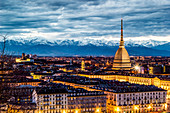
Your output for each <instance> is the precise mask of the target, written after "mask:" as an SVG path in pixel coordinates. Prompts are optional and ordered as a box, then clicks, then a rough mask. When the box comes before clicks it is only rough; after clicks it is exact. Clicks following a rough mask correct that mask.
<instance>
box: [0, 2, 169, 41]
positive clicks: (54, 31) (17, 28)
mask: <svg viewBox="0 0 170 113" xmlns="http://www.w3.org/2000/svg"><path fill="white" fill-rule="evenodd" d="M121 18H123V20H124V38H125V39H126V38H131V39H132V38H134V39H155V40H161V41H170V0H0V34H1V35H4V34H6V33H8V35H9V37H10V38H15V37H19V38H27V39H28V38H33V37H38V38H45V39H49V40H57V39H84V38H94V39H102V38H104V39H107V38H109V39H114V38H120V20H121Z"/></svg>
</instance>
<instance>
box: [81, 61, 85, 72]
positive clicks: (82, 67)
mask: <svg viewBox="0 0 170 113" xmlns="http://www.w3.org/2000/svg"><path fill="white" fill-rule="evenodd" d="M81 71H85V62H84V59H83V60H82V61H81Z"/></svg>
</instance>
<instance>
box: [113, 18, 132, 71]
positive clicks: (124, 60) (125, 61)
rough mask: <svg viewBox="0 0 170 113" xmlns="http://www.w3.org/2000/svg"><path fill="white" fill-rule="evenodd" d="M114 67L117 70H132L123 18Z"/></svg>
mask: <svg viewBox="0 0 170 113" xmlns="http://www.w3.org/2000/svg"><path fill="white" fill-rule="evenodd" d="M113 69H115V70H130V69H131V63H130V57H129V54H128V52H127V50H126V49H125V46H124V40H123V20H122V19H121V39H120V45H119V49H118V50H117V52H116V54H115V57H114V61H113Z"/></svg>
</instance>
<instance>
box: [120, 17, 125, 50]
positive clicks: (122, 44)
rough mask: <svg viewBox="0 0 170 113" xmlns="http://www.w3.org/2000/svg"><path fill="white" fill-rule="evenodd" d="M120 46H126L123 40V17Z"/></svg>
mask: <svg viewBox="0 0 170 113" xmlns="http://www.w3.org/2000/svg"><path fill="white" fill-rule="evenodd" d="M120 46H122V47H123V46H124V41H123V19H121V39H120Z"/></svg>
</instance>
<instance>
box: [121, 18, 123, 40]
mask: <svg viewBox="0 0 170 113" xmlns="http://www.w3.org/2000/svg"><path fill="white" fill-rule="evenodd" d="M121 41H123V19H122V18H121Z"/></svg>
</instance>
